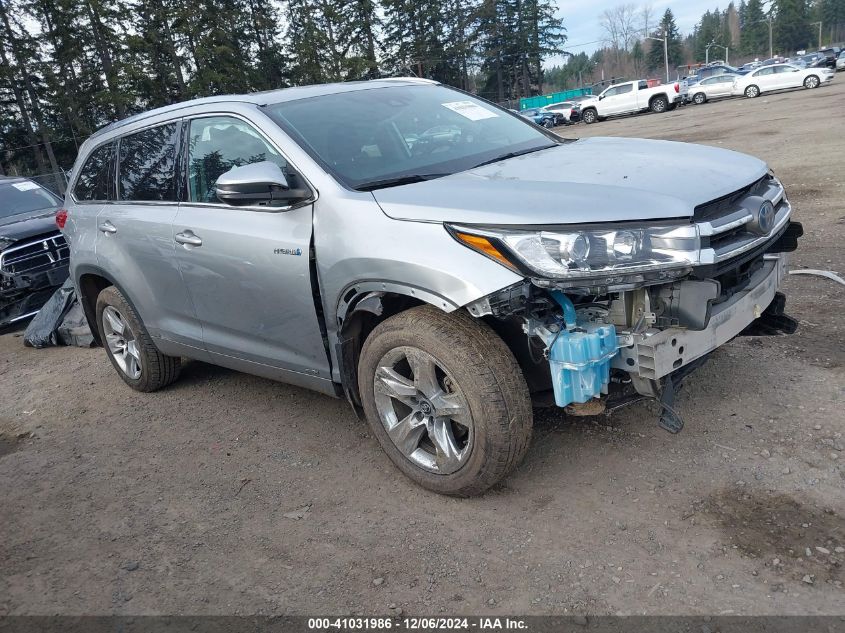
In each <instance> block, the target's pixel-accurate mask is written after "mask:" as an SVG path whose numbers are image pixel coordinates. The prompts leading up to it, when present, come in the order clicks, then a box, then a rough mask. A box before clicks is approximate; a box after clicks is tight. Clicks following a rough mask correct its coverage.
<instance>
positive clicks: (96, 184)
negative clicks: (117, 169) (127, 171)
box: [73, 143, 114, 202]
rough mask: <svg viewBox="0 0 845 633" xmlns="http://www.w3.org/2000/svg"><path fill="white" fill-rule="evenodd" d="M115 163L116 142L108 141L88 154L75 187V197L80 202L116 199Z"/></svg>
mask: <svg viewBox="0 0 845 633" xmlns="http://www.w3.org/2000/svg"><path fill="white" fill-rule="evenodd" d="M113 165H114V143H107V144H105V145H101V146H100V147H98V148H97V149H95V150H94V151H93V152H91V154H90V155H89V156H88V159H87V160H86V161H85V164H84V165H82V169H80V170H79V177H78V178H77V179H76V185H75V186H74V189H73V197H74V198H76V200H78V201H79V202H94V201H107V200H112V199H114V196H113V195H112V190H113V187H112V182H113V180H114V178H113V174H114V171H113Z"/></svg>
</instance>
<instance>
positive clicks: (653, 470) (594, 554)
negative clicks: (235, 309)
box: [0, 76, 845, 615]
mask: <svg viewBox="0 0 845 633" xmlns="http://www.w3.org/2000/svg"><path fill="white" fill-rule="evenodd" d="M843 100H845V76H840V77H839V78H838V79H837V82H836V85H834V86H832V87H828V88H822V89H819V90H816V91H812V92H810V91H798V92H792V93H787V94H779V95H775V96H766V97H763V98H760V99H757V100H735V101H726V102H722V103H713V104H707V105H704V106H688V107H685V108H682V109H680V110H678V111H675V112H672V113H669V114H665V115H644V116H639V117H632V118H627V119H620V120H614V121H608V122H605V123H600V124H597V125H593V126H590V127H586V126H583V125H582V126H577V127H572V128H567V129H564V130H561V132H562V133H563V134H564V135H566V136H588V135H614V136H617V135H619V136H622V135H624V136H644V137H650V138H665V139H676V140H683V141H694V142H700V143H707V144H712V145H718V146H720V147H726V148H733V149H737V150H741V151H744V152H749V153H752V154H755V155H758V156H761V157H763V158H765V159H766V160H768V161H770V163H771V165H772V166H773V167H774V168H775V170H776V172H777V174H778V175H779V176H780V177H781V178H782V179H783V181H784V183H785V184H786V186H787V189H788V192H789V194H790V197H791V199H792V200H793V203H794V204H795V206H796V217H797V219H798V220H800V221H802V222H803V223H804V227H805V230H806V236H805V237H804V239H803V241H802V243H801V250H800V251H799V252H798V253H796V254H795V257H794V260H793V261H794V264H795V267H796V268H800V267H808V268H823V269H831V270H836V271H839V272H840V273H842V272H845V249H843V246H842V243H843V239H845V180H843V176H842V169H841V165H842V160H843V156H845V128H844V127H843V126H845V113H843V109H842V103H843ZM695 177H696V174H692V173H691V174H689V178H690V179H694V178H695ZM668 186H683V183H667V187H668ZM786 291H787V294H788V304H787V308H788V312H789V313H790V314H792V315H793V316H795V317H796V318H798V319H800V321H801V330H800V332H799V333H798V334H796V335H795V336H793V337H791V338H763V339H739V340H736V341H735V342H733V343H731V344H729V345H728V346H726V347H725V348H724V349H723V350H721V351H719V352H718V353H717V354H716V355H715V356H714V358H713V360H712V361H711V362H710V363H708V365H706V366H705V367H704V368H703V369H702V370H700V372H699V373H698V374H697V375H696V376H695V377H694V378H693V379H691V380H690V381H689V383H688V385H687V386H686V388H685V390H684V391H683V392H682V395H681V398H680V404H679V408H680V411H681V413H682V414H683V416H684V418H685V419H686V424H687V426H686V429H685V430H684V431H683V432H682V433H681V434H680V435H677V436H671V435H669V434H667V433H665V432H664V431H662V430H660V429H659V428H658V427H657V424H656V418H655V409H654V408H653V407H652V406H650V405H645V404H641V405H636V406H634V407H632V408H630V409H628V410H624V411H621V412H619V413H617V414H615V415H614V416H613V417H611V418H604V417H602V418H598V419H568V418H566V417H565V416H563V415H561V414H559V413H557V412H556V411H542V412H538V415H537V422H536V428H535V439H534V443H533V447H532V449H531V450H530V452H529V454H528V456H527V458H526V460H525V462H524V464H523V465H522V467H521V468H520V469H519V471H518V472H517V473H516V474H514V475H513V476H512V477H510V478H509V479H508V480H507V481H506V482H505V483H504V484H503V485H501V486H499V487H498V488H496V489H494V490H493V491H491V492H490V493H488V494H487V495H485V496H484V497H482V498H478V499H471V500H456V499H449V498H444V497H439V496H436V495H434V494H430V493H427V492H425V491H423V490H421V489H419V488H417V487H415V486H414V485H413V484H411V483H410V482H409V481H407V480H406V479H405V478H404V477H403V476H401V475H400V474H399V473H398V471H397V470H396V469H395V468H393V467H392V466H391V464H390V463H389V461H388V460H387V458H386V457H385V456H384V455H383V454H382V452H381V451H380V449H379V448H378V446H377V445H376V442H375V440H374V439H373V438H372V437H371V436H370V434H369V433H368V430H367V427H366V426H365V425H364V424H363V423H361V422H358V421H356V419H355V418H354V416H353V415H352V414H351V412H350V410H349V408H348V406H347V405H346V404H345V403H344V402H342V401H334V400H331V399H328V398H325V397H323V396H320V395H317V394H314V393H310V392H307V391H303V390H301V389H297V388H293V387H288V386H285V385H280V384H276V383H272V382H269V381H266V380H262V379H259V378H254V377H251V376H246V375H241V374H236V373H233V372H229V371H226V370H222V369H218V368H214V367H210V366H207V365H203V364H200V363H192V364H190V365H189V366H188V367H187V368H186V370H185V372H184V377H183V379H182V380H181V381H180V382H179V383H178V384H177V385H175V386H174V387H172V388H170V389H167V390H166V391H164V392H162V393H159V394H155V395H141V394H137V393H134V392H132V391H130V390H129V389H128V388H127V387H125V386H124V385H123V383H122V382H121V381H120V380H119V378H118V377H117V375H116V374H115V373H114V371H113V370H112V368H111V366H110V365H109V364H108V362H107V361H106V358H105V354H104V353H103V351H102V350H99V349H96V350H80V349H49V350H43V351H34V350H30V349H25V348H24V347H23V345H22V342H21V339H20V334H19V333H17V334H15V333H11V334H5V335H3V336H0V401H2V402H3V403H4V406H3V410H2V413H0V433H3V436H2V441H0V481H2V486H0V613H17V614H22V613H38V614H54V613H56V614H90V613H96V614H146V613H171V614H200V613H202V614H223V613H226V614H247V613H249V614H258V613H261V614H284V613H297V614H312V615H313V614H320V613H334V614H343V613H367V614H371V613H375V614H386V613H388V611H389V609H393V610H394V612H397V611H396V610H397V609H402V610H404V612H405V613H410V614H420V613H429V614H439V613H462V614H477V613H491V614H498V613H516V614H543V613H555V614H566V613H614V614H616V613H619V614H634V613H647V614H658V613H660V614H664V613H666V614H668V613H672V614H678V613H691V614H720V613H721V614H764V613H765V614H769V613H771V614H774V613H778V614H785V613H788V614H799V613H800V614H819V613H824V614H830V613H839V614H845V599H843V597H844V596H845V592H843V587H842V583H843V582H845V567H843V563H845V553H843V551H844V550H843V549H842V548H843V547H845V519H843V517H845V452H843V451H842V447H843V444H845V438H843V432H845V406H843V405H845V370H843V363H845V344H843V336H845V331H843V324H845V320H843V316H842V315H843V312H845V289H843V288H842V287H839V286H837V285H835V284H834V283H832V282H830V281H827V280H824V279H819V278H814V277H807V276H803V277H792V278H791V279H790V280H789V282H788V285H787V289H786Z"/></svg>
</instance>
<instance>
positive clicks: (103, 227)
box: [97, 220, 117, 233]
mask: <svg viewBox="0 0 845 633" xmlns="http://www.w3.org/2000/svg"><path fill="white" fill-rule="evenodd" d="M97 228H98V229H100V231H102V232H103V233H117V227H116V226H115V225H114V224H112V223H111V222H109V221H108V220H106V221H105V222H101V223H100V224H99V225H98V226H97Z"/></svg>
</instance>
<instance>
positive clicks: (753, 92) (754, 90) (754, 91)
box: [745, 86, 760, 99]
mask: <svg viewBox="0 0 845 633" xmlns="http://www.w3.org/2000/svg"><path fill="white" fill-rule="evenodd" d="M745 96H746V97H748V98H749V99H754V98H755V97H759V96H760V89H759V88H758V87H757V86H748V88H746V89H745Z"/></svg>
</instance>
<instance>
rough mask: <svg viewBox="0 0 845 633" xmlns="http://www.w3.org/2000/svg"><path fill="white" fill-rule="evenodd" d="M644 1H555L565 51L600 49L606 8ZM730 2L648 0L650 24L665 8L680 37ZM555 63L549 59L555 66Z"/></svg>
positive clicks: (589, 51) (643, 2)
mask: <svg viewBox="0 0 845 633" xmlns="http://www.w3.org/2000/svg"><path fill="white" fill-rule="evenodd" d="M645 2H646V0H586V1H585V0H557V5H558V16H559V17H562V18H563V22H564V26H566V33H567V38H568V39H567V41H566V44H565V48H566V50H567V51H570V52H572V53H581V52H585V53H587V54H591V53H593V52H594V51H595V50H596V49H597V48H599V47H600V46H601V41H596V40H601V39H602V37H604V32H603V31H602V28H601V27H600V26H599V20H600V17H599V16H600V15H601V14H602V13H603V12H604V11H605V9H611V8H613V7H615V6H618V5H620V4H626V3H632V4H636V5H637V6H638V7H639V6H642V5H643V4H645ZM729 2H730V0H651V2H649V4H651V6H652V14H653V16H654V17H653V18H652V22H653V23H655V24H656V23H657V21H658V20H660V18H661V17H663V13H664V12H665V11H666V9H667V8H669V9H672V13H674V14H675V22H676V23H677V25H678V28H679V29H680V30H681V34H682V35H687V34H688V33H690V32H691V31H692V29H693V27H694V26H695V24H696V23H697V22H698V21H699V20H700V19H701V16H702V14H703V13H704V12H705V11H707V10H708V9H711V10H713V9H716V8H717V7H718V8H720V9H724V8H726V7H727V6H728V3H729ZM556 61H558V60H549V61H548V62H547V63H548V64H549V65H554V63H555V62H556Z"/></svg>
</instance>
